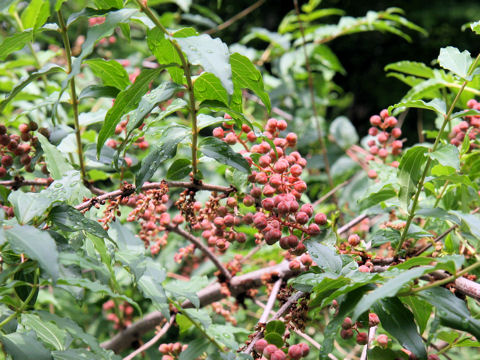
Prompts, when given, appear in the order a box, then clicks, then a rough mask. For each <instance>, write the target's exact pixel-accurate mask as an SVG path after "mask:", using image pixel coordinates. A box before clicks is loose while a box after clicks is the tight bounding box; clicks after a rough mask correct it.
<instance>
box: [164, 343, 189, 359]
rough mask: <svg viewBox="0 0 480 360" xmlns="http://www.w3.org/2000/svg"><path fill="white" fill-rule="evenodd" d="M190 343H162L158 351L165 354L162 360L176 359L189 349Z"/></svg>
mask: <svg viewBox="0 0 480 360" xmlns="http://www.w3.org/2000/svg"><path fill="white" fill-rule="evenodd" d="M187 347H188V345H182V344H181V343H179V342H176V343H169V344H160V346H159V347H158V351H160V353H162V354H163V356H162V360H174V359H175V358H177V357H178V355H180V353H181V352H182V351H185V350H186V349H187Z"/></svg>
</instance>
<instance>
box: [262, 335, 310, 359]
mask: <svg viewBox="0 0 480 360" xmlns="http://www.w3.org/2000/svg"><path fill="white" fill-rule="evenodd" d="M254 348H255V351H256V352H257V353H259V354H262V355H263V357H262V360H263V359H269V360H287V359H288V360H298V359H301V358H302V357H306V356H307V355H308V354H309V353H310V347H309V346H308V345H307V344H305V343H300V344H296V345H291V346H290V347H289V348H288V353H287V354H285V352H284V351H283V350H281V349H279V348H278V347H277V346H275V345H273V344H269V343H268V342H267V341H266V340H265V339H260V340H258V341H257V342H256V343H255V346H254Z"/></svg>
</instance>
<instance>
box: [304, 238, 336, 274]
mask: <svg viewBox="0 0 480 360" xmlns="http://www.w3.org/2000/svg"><path fill="white" fill-rule="evenodd" d="M305 245H306V246H307V249H308V253H309V254H310V256H311V257H312V259H313V261H315V262H316V263H317V265H318V266H319V267H320V268H322V269H324V270H325V271H331V272H333V273H335V274H339V273H340V271H341V270H342V258H341V257H340V255H338V254H337V253H336V252H335V250H334V249H333V248H331V247H329V246H326V245H323V244H320V242H318V241H316V240H315V239H310V240H308V241H306V242H305Z"/></svg>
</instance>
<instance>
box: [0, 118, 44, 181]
mask: <svg viewBox="0 0 480 360" xmlns="http://www.w3.org/2000/svg"><path fill="white" fill-rule="evenodd" d="M18 130H19V132H20V134H19V135H18V134H12V133H9V129H8V128H7V127H6V126H5V125H0V179H2V178H5V177H6V176H7V175H8V174H9V173H10V175H15V174H16V173H17V171H18V170H20V169H22V168H24V169H25V171H27V172H30V173H31V172H33V171H34V170H35V165H36V163H43V161H42V160H41V159H40V158H39V159H38V160H37V161H36V163H34V162H32V160H33V157H34V153H35V149H36V148H38V146H39V142H38V138H37V137H36V136H34V135H33V131H36V130H38V132H39V133H41V134H42V135H44V136H46V137H47V138H48V137H49V136H50V132H49V131H48V130H47V129H45V128H40V129H39V128H38V125H37V123H36V122H34V121H30V122H29V123H28V124H27V123H22V124H20V125H19V127H18ZM41 170H42V172H43V173H44V174H48V169H47V167H46V165H45V164H44V163H43V165H42V169H41Z"/></svg>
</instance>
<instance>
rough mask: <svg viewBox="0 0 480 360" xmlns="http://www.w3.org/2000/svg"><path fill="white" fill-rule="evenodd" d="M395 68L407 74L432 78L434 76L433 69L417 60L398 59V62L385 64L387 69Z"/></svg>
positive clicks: (394, 69)
mask: <svg viewBox="0 0 480 360" xmlns="http://www.w3.org/2000/svg"><path fill="white" fill-rule="evenodd" d="M388 70H393V71H398V72H402V73H405V74H409V75H413V76H419V77H423V78H432V77H433V76H434V73H433V69H432V68H431V67H428V66H427V65H425V64H424V63H421V62H415V61H398V62H396V63H392V64H388V65H387V66H385V71H388Z"/></svg>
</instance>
